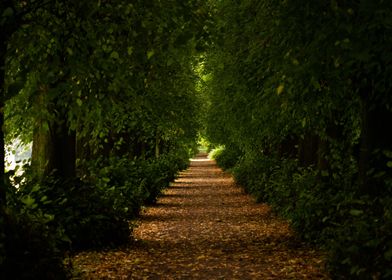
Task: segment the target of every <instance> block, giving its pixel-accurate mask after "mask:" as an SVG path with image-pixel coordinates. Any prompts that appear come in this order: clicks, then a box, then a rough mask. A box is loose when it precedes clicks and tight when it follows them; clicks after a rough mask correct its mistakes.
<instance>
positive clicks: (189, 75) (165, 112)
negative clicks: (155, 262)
mask: <svg viewBox="0 0 392 280" xmlns="http://www.w3.org/2000/svg"><path fill="white" fill-rule="evenodd" d="M4 5H6V6H4ZM4 5H3V4H0V8H1V12H0V25H1V26H2V27H4V26H5V27H6V28H1V31H0V37H1V40H0V41H1V49H0V69H2V70H4V71H5V77H3V75H2V76H1V77H0V92H1V96H0V99H1V100H0V101H1V102H0V103H2V102H4V101H6V102H5V110H4V112H5V117H6V121H5V125H4V128H5V130H4V131H5V134H6V135H5V136H6V140H7V141H12V140H14V139H15V138H18V139H21V140H22V141H23V142H25V143H29V142H31V141H33V142H34V143H33V156H32V161H31V162H32V163H31V172H27V173H25V174H27V175H25V176H24V177H23V178H16V180H17V183H19V186H20V188H19V190H18V191H17V194H16V197H15V201H14V203H16V204H18V205H20V209H21V211H25V210H26V209H32V211H37V213H38V212H40V211H41V212H42V213H44V214H42V215H49V216H50V217H52V220H51V221H50V224H51V225H52V230H50V231H48V232H43V236H45V237H47V239H48V242H49V241H50V240H52V239H53V240H55V241H56V240H58V236H57V235H56V234H57V233H56V232H57V230H59V231H61V232H62V234H60V239H61V238H63V239H68V240H69V241H70V242H71V244H72V249H73V250H75V249H76V250H77V249H84V248H92V247H106V246H111V245H118V244H121V243H124V242H127V241H128V240H129V236H130V235H131V229H132V220H133V219H134V218H135V217H136V216H137V215H138V213H139V210H140V208H141V206H142V205H143V204H144V203H151V202H154V201H155V200H156V198H157V196H158V195H159V194H160V192H161V191H162V189H163V188H164V187H166V186H168V184H169V182H170V181H171V180H173V179H174V178H175V176H176V173H177V172H178V170H181V169H184V168H185V167H186V166H187V164H188V159H189V156H190V153H191V152H190V151H194V150H195V142H196V138H197V130H198V128H199V126H200V121H199V110H198V108H199V107H200V104H201V101H200V96H199V92H198V91H196V86H195V85H196V83H197V79H198V77H197V75H196V74H195V71H194V69H195V65H196V64H197V63H198V56H199V55H198V52H199V51H200V50H201V49H203V48H204V46H205V44H204V40H203V37H204V36H206V32H207V29H208V26H206V25H205V21H206V19H207V17H208V11H207V7H206V4H205V2H204V1H199V0H192V1H186V2H183V1H176V0H170V1H166V2H160V1H152V2H150V3H146V2H145V1H139V0H137V1H132V3H130V2H129V1H124V0H115V1H109V2H108V1H91V0H87V1H82V2H80V1H45V2H42V3H41V2H40V1H30V2H28V3H16V2H14V1H9V2H7V3H6V4H4ZM8 5H11V6H12V7H8ZM3 8H4V9H3ZM31 38H34V40H32V39H31ZM1 73H3V71H2V72H1ZM3 90H4V91H3ZM3 93H5V94H4V96H3ZM2 113H3V108H1V112H0V114H2ZM2 125H3V124H2ZM58 136H60V137H58ZM59 138H60V139H59ZM69 140H70V141H69ZM67 141H68V142H67ZM65 142H67V143H68V144H69V146H72V145H73V147H71V149H70V150H69V151H70V154H72V153H73V152H76V154H77V155H76V157H77V160H76V161H75V162H73V160H71V161H72V162H62V160H61V158H59V157H58V156H59V155H61V153H63V154H64V152H63V150H62V148H64V146H65V145H64V143H65ZM70 158H72V156H71V157H70ZM56 161H58V162H60V165H57V166H56V165H55V164H53V163H54V162H56ZM74 166H76V169H77V170H74V169H75V168H74ZM64 167H65V169H66V168H67V167H68V168H69V169H72V170H70V171H71V172H69V173H68V174H76V178H65V177H67V176H62V175H61V176H60V175H58V174H56V173H52V172H54V171H55V169H56V168H64ZM57 171H59V170H57ZM59 174H61V171H60V172H59ZM29 176H31V177H29ZM72 176H73V175H72ZM1 199H2V198H1ZM1 202H2V201H1ZM26 211H27V210H26ZM3 218H4V215H0V219H3ZM34 222H36V224H37V225H36V226H37V228H39V227H45V226H46V224H47V222H46V221H45V220H43V219H41V216H40V217H39V218H37V219H36V220H34ZM15 223H16V224H17V226H15V232H16V231H18V230H24V229H25V228H24V227H23V226H22V225H21V224H20V223H19V222H15ZM28 224H29V223H28V222H26V227H27V226H28ZM17 237H18V235H15V238H17ZM24 237H25V238H26V242H28V241H29V236H24ZM0 238H3V236H2V235H0ZM34 238H35V236H32V239H34ZM51 238H52V239H51ZM1 240H2V241H1V245H2V247H1V246H0V251H1V250H3V249H4V246H5V245H7V244H8V241H7V240H5V241H3V239H1ZM37 242H38V241H37ZM39 242H41V241H39ZM51 242H52V241H50V242H49V243H51ZM56 242H57V241H56ZM21 244H25V243H21ZM49 245H50V244H48V248H55V247H56V246H57V245H53V246H52V245H50V246H49ZM25 246H28V245H25ZM43 247H44V246H43ZM26 248H27V247H26ZM56 248H57V247H56ZM59 250H60V249H59ZM60 251H61V252H62V250H60ZM7 254H8V252H6V257H7V256H8V255H7ZM49 255H50V252H48V256H49ZM1 256H3V254H2V255H1ZM36 257H37V260H38V261H39V260H40V258H41V257H40V256H38V255H36ZM7 258H8V257H7ZM45 258H46V256H43V257H42V260H45ZM8 259H9V258H8ZM1 260H3V259H1ZM6 260H7V259H6ZM9 260H11V259H9ZM53 260H54V261H55V260H57V255H56V254H55V253H53ZM13 261H15V260H12V261H11V262H13ZM15 262H16V261H15ZM15 264H16V263H15ZM18 265H21V266H23V265H25V264H24V262H23V261H21V262H20V264H18ZM26 265H27V264H26ZM54 267H55V266H54ZM59 277H61V276H59ZM38 278H40V277H38ZM43 278H44V277H43Z"/></svg>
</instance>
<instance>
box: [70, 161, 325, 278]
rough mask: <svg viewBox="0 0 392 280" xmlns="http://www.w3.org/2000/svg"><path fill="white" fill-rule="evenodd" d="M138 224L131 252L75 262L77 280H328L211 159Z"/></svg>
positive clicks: (310, 255)
mask: <svg viewBox="0 0 392 280" xmlns="http://www.w3.org/2000/svg"><path fill="white" fill-rule="evenodd" d="M138 223H139V226H138V227H137V228H136V229H135V230H134V235H133V237H134V240H133V241H131V242H130V244H129V245H127V246H125V247H122V248H118V249H114V250H109V251H100V252H81V253H79V254H78V255H76V256H75V257H74V258H73V262H74V266H75V268H76V270H77V271H79V272H80V274H79V275H78V276H75V279H329V277H328V275H327V274H326V272H325V269H324V255H323V254H322V253H321V252H319V251H317V250H315V249H313V248H311V247H309V246H307V245H305V244H304V243H302V242H300V241H299V240H298V239H297V238H296V237H295V234H294V233H293V231H292V230H291V229H290V226H289V224H288V222H287V221H284V220H283V219H280V218H279V217H277V216H276V215H274V214H273V213H272V211H271V208H270V207H269V206H268V205H266V204H258V203H256V202H255V201H254V200H253V199H252V198H251V197H250V196H249V195H247V194H245V193H244V192H243V191H242V189H241V188H239V187H238V186H236V185H235V183H234V181H233V179H232V177H231V176H230V175H229V174H227V173H224V172H223V171H222V170H221V169H220V168H218V167H217V166H216V164H215V162H214V161H212V160H209V159H208V158H207V157H206V155H199V156H197V157H196V158H195V159H193V160H192V161H191V165H190V168H189V169H188V170H186V171H184V172H182V173H181V174H180V177H179V178H178V179H177V180H176V181H175V182H174V183H172V184H171V186H170V187H169V188H168V189H167V190H165V191H164V193H163V194H162V196H161V197H160V198H159V199H158V202H157V204H156V205H154V206H152V207H148V208H147V209H146V210H145V211H144V212H143V213H142V215H141V217H140V220H139V222H138Z"/></svg>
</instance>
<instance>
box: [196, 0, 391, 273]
mask: <svg viewBox="0 0 392 280" xmlns="http://www.w3.org/2000/svg"><path fill="white" fill-rule="evenodd" d="M212 6H213V10H214V14H213V17H214V20H215V22H216V25H215V26H214V28H213V29H212V33H211V34H212V40H211V43H210V45H209V47H210V49H209V52H208V53H207V54H206V56H205V61H204V64H203V66H204V67H203V70H204V73H203V75H204V77H205V78H206V79H205V83H206V85H207V86H206V88H205V89H204V90H205V93H206V96H208V101H207V114H208V115H207V117H206V122H207V124H206V128H205V131H206V134H207V137H208V140H209V141H211V142H212V143H214V144H215V145H225V147H226V150H231V149H232V147H234V148H233V150H232V151H231V152H230V151H226V150H225V151H224V152H223V153H222V156H223V158H224V160H223V161H222V164H223V165H225V164H226V163H225V162H228V164H227V165H229V166H230V167H233V166H234V167H233V168H232V171H233V173H234V175H235V177H236V180H237V181H238V182H239V183H240V184H242V185H243V186H244V187H245V189H246V190H247V191H248V192H249V193H252V194H253V195H254V196H255V197H256V199H257V200H258V201H265V202H268V203H270V204H271V205H272V206H273V208H274V209H275V210H276V211H277V212H279V213H280V214H281V215H283V216H284V217H286V218H288V219H290V220H291V223H292V225H293V227H294V228H295V229H296V230H297V231H298V233H299V234H300V235H301V236H302V237H303V238H305V239H306V240H309V241H312V242H317V243H318V244H321V245H323V246H325V248H327V249H328V250H329V252H330V253H331V255H330V260H331V263H330V264H331V265H330V270H331V271H332V274H333V275H334V277H335V278H337V279H339V278H355V279H357V278H359V279H370V278H374V279H379V278H381V279H388V278H390V269H389V266H390V265H388V261H390V244H389V243H388V242H386V241H385V240H387V239H388V238H390V234H391V230H390V225H389V222H387V221H386V220H385V217H386V216H388V217H389V214H388V213H389V211H390V210H389V207H388V206H387V205H388V204H387V202H388V201H389V202H390V197H391V196H392V194H391V191H390V190H391V189H390V186H391V184H390V182H391V181H390V174H391V173H390V168H389V167H388V165H389V163H388V162H389V161H390V157H389V156H388V151H389V150H391V143H392V142H391V139H392V138H391V134H390V133H389V132H387V131H389V130H390V129H389V127H387V126H385V125H384V123H385V121H386V119H390V117H391V108H392V107H391V106H392V100H391V96H392V95H391V94H390V91H391V89H392V87H391V83H390V79H389V78H388V77H389V76H390V74H391V70H392V68H391V65H392V64H391V62H392V61H391V59H392V56H391V55H390V46H391V38H392V36H391V34H392V29H391V25H390V20H388V19H387V18H388V16H387V15H390V14H391V11H392V5H391V2H387V1H381V0H380V1H371V0H364V1H313V2H307V3H304V1H302V2H301V1H297V0H289V1H273V0H264V1H255V0H246V1H230V0H227V1H225V0H224V1H217V2H214V3H212ZM377 38H381V39H377ZM238 149H239V150H240V151H241V152H242V154H241V157H235V156H233V157H227V158H225V154H226V155H229V154H230V153H232V154H236V153H237V152H236V151H237V150H238ZM218 157H219V156H218ZM229 158H231V159H234V158H235V160H228V159H229ZM238 159H240V160H238ZM218 163H219V160H218ZM388 168H389V169H388ZM361 256H362V257H361ZM365 256H366V257H365ZM389 264H390V262H389Z"/></svg>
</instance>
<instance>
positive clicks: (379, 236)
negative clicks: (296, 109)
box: [232, 156, 392, 279]
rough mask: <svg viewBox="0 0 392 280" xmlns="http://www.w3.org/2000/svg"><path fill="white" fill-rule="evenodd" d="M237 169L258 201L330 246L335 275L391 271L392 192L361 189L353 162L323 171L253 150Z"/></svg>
mask: <svg viewBox="0 0 392 280" xmlns="http://www.w3.org/2000/svg"><path fill="white" fill-rule="evenodd" d="M232 171H233V175H234V177H235V179H236V181H237V182H238V183H239V184H241V185H242V186H244V188H245V190H246V191H247V192H248V193H250V194H252V195H253V196H254V197H255V198H256V200H257V201H260V202H261V201H262V202H267V203H269V204H270V205H271V206H272V207H273V209H274V210H275V211H276V212H277V213H279V214H280V215H281V216H283V217H285V218H287V219H289V220H290V221H291V225H292V226H293V228H294V229H295V230H296V231H297V233H298V234H299V235H300V236H301V237H302V238H303V239H304V240H307V241H308V242H311V243H314V244H317V245H319V246H321V247H323V248H324V249H325V250H326V251H327V252H329V256H330V257H329V263H328V264H329V270H330V271H331V274H332V275H333V277H334V278H336V279H389V278H391V277H392V269H391V268H390V267H391V266H390V264H391V261H392V241H391V240H392V200H391V195H390V194H389V193H388V192H386V193H385V196H384V197H381V198H380V197H377V198H372V197H370V196H365V195H361V194H360V192H358V188H357V187H355V186H356V185H355V182H352V181H351V180H350V179H349V178H353V177H354V175H355V169H354V168H352V166H347V168H346V169H345V170H344V172H342V170H340V172H339V173H336V174H321V173H320V172H319V171H317V170H316V169H314V168H312V167H308V168H303V167H299V166H298V163H297V161H296V160H293V159H278V158H274V157H269V156H259V157H255V156H253V157H244V158H242V160H241V161H239V162H238V163H237V165H236V166H235V167H234V168H233V169H232ZM339 174H344V176H343V175H341V176H339Z"/></svg>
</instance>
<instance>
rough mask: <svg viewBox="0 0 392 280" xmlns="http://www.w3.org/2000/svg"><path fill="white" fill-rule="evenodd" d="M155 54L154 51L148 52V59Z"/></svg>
mask: <svg viewBox="0 0 392 280" xmlns="http://www.w3.org/2000/svg"><path fill="white" fill-rule="evenodd" d="M154 54H155V51H154V50H150V51H148V52H147V58H148V59H150V58H151V57H152V56H153V55H154Z"/></svg>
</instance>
